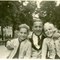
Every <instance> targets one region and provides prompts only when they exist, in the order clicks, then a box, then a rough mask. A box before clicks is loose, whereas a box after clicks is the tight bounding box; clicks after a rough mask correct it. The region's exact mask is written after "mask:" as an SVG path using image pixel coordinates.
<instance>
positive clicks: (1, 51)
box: [0, 45, 10, 59]
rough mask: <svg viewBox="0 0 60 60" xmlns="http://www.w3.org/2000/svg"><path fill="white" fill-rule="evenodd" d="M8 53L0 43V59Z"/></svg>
mask: <svg viewBox="0 0 60 60" xmlns="http://www.w3.org/2000/svg"><path fill="white" fill-rule="evenodd" d="M9 53H10V52H9V51H8V50H7V48H6V47H5V46H4V45H0V59H1V58H7V56H8V55H9Z"/></svg>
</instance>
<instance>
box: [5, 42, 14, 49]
mask: <svg viewBox="0 0 60 60" xmlns="http://www.w3.org/2000/svg"><path fill="white" fill-rule="evenodd" d="M6 47H7V48H8V49H9V50H12V49H14V48H13V45H12V43H11V41H8V42H7V45H6Z"/></svg>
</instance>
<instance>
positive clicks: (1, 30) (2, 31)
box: [1, 26, 4, 40]
mask: <svg viewBox="0 0 60 60" xmlns="http://www.w3.org/2000/svg"><path fill="white" fill-rule="evenodd" d="M1 32H2V40H3V38H4V37H3V26H1Z"/></svg>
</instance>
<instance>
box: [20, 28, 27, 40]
mask: <svg viewBox="0 0 60 60" xmlns="http://www.w3.org/2000/svg"><path fill="white" fill-rule="evenodd" d="M19 36H20V40H24V39H26V38H27V36H28V32H27V29H26V28H21V29H20V33H19Z"/></svg>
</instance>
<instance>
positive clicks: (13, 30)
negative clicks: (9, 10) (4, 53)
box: [12, 24, 15, 38]
mask: <svg viewBox="0 0 60 60" xmlns="http://www.w3.org/2000/svg"><path fill="white" fill-rule="evenodd" d="M12 29H13V30H12V31H13V36H12V38H14V31H15V27H14V24H13V27H12Z"/></svg>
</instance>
